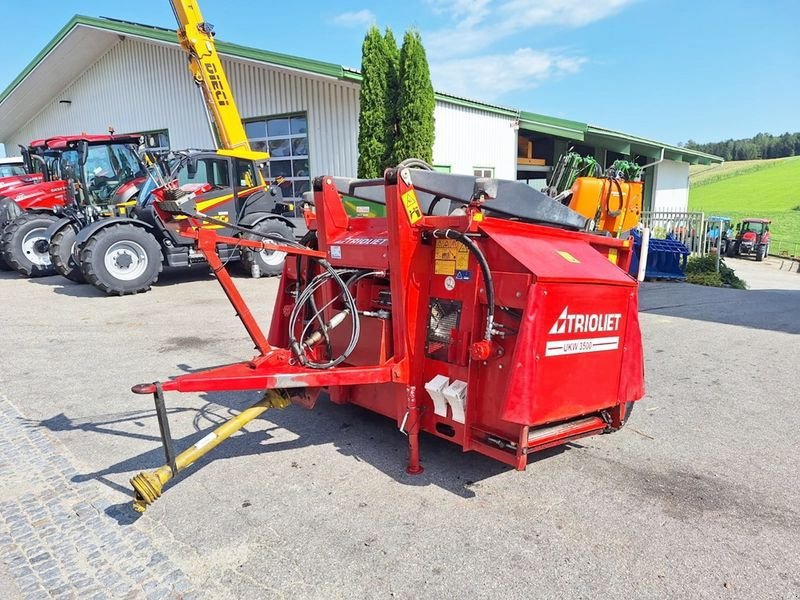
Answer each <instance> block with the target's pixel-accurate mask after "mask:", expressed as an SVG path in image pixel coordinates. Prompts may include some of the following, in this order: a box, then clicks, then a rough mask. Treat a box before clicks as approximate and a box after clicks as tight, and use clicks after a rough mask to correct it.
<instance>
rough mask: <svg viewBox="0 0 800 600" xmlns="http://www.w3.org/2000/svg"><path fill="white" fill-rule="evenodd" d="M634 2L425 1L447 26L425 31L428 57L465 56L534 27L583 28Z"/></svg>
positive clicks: (569, 0)
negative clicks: (444, 18) (448, 22)
mask: <svg viewBox="0 0 800 600" xmlns="http://www.w3.org/2000/svg"><path fill="white" fill-rule="evenodd" d="M635 1H636V0H594V1H592V2H587V0H472V1H470V0H428V4H429V5H430V6H431V7H432V9H433V10H434V12H436V13H437V14H442V15H447V16H448V17H449V21H450V24H449V25H448V26H447V27H444V28H440V29H437V30H433V31H429V32H427V34H426V36H425V44H426V47H427V48H428V53H429V56H431V57H433V58H434V59H436V58H442V57H450V56H464V55H468V54H472V53H475V52H479V51H481V50H484V49H486V48H489V47H491V46H492V45H493V44H495V43H496V42H499V41H501V40H503V39H505V38H508V37H510V36H513V35H515V34H517V33H521V32H524V31H526V30H530V29H535V28H537V27H553V26H562V27H583V26H585V25H588V24H590V23H593V22H595V21H599V20H601V19H605V18H607V17H609V16H611V15H613V14H615V13H617V12H618V11H620V10H621V9H623V8H624V7H625V6H628V5H630V4H632V3H633V2H635Z"/></svg>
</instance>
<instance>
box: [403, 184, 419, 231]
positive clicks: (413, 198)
mask: <svg viewBox="0 0 800 600" xmlns="http://www.w3.org/2000/svg"><path fill="white" fill-rule="evenodd" d="M402 198H403V207H404V208H405V209H406V214H407V215H408V221H409V222H410V223H411V224H412V225H413V224H414V223H416V222H417V221H419V220H420V219H421V218H422V211H421V210H420V208H419V202H417V195H416V194H415V193H414V190H408V191H407V192H406V193H405V194H403V196H402Z"/></svg>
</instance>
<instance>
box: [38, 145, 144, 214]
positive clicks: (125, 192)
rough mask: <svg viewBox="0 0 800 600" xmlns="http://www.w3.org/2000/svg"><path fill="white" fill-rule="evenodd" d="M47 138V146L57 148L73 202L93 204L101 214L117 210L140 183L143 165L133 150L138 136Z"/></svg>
mask: <svg viewBox="0 0 800 600" xmlns="http://www.w3.org/2000/svg"><path fill="white" fill-rule="evenodd" d="M96 138H99V139H96ZM48 142H49V144H48V145H49V147H50V148H51V149H57V150H60V151H61V156H60V158H59V161H58V168H59V171H60V173H61V176H62V177H63V179H65V180H67V181H68V182H69V183H70V184H71V188H72V194H73V196H74V198H73V201H74V203H76V204H77V206H82V207H86V206H93V207H95V208H96V209H97V210H98V211H99V212H100V213H101V214H103V215H104V216H109V215H111V214H117V213H119V212H120V208H119V205H125V204H127V203H129V201H130V200H131V198H133V196H135V194H136V192H137V190H138V186H140V185H141V184H142V183H144V178H145V176H146V173H145V168H144V165H143V164H142V162H141V160H140V159H139V155H138V153H137V151H138V145H139V136H135V135H129V136H113V137H112V136H85V137H82V138H79V139H71V138H54V139H52V140H48ZM73 208H75V207H73ZM122 212H123V214H124V212H125V211H124V209H123V210H122Z"/></svg>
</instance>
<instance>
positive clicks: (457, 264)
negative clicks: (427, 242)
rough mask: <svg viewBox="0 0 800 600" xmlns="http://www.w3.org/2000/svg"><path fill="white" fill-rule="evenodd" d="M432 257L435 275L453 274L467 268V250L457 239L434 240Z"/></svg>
mask: <svg viewBox="0 0 800 600" xmlns="http://www.w3.org/2000/svg"><path fill="white" fill-rule="evenodd" d="M434 259H435V264H434V273H435V274H436V275H455V273H456V271H466V270H468V269H469V250H467V247H466V246H465V245H464V244H462V243H461V242H459V241H457V240H436V246H435V247H434Z"/></svg>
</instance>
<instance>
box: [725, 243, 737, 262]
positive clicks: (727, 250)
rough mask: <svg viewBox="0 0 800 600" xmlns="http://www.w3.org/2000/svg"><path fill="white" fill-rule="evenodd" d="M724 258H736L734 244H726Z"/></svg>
mask: <svg viewBox="0 0 800 600" xmlns="http://www.w3.org/2000/svg"><path fill="white" fill-rule="evenodd" d="M725 256H727V257H728V258H733V257H734V256H736V242H734V241H730V242H728V247H727V248H725Z"/></svg>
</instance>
